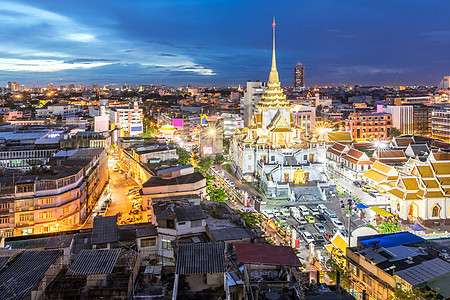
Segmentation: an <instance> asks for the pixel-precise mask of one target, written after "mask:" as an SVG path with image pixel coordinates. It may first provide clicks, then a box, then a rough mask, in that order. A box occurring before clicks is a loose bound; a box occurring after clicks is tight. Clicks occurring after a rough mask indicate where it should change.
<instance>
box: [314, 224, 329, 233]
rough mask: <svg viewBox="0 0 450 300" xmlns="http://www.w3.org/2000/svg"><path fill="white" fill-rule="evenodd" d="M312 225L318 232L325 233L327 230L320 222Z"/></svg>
mask: <svg viewBox="0 0 450 300" xmlns="http://www.w3.org/2000/svg"><path fill="white" fill-rule="evenodd" d="M314 227H316V229H317V231H319V232H320V233H325V232H326V231H327V229H326V228H325V226H323V224H321V223H316V224H314Z"/></svg>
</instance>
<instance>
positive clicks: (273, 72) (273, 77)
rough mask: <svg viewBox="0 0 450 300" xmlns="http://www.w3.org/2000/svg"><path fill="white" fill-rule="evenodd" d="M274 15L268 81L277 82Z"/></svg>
mask: <svg viewBox="0 0 450 300" xmlns="http://www.w3.org/2000/svg"><path fill="white" fill-rule="evenodd" d="M275 25H276V24H275V17H273V23H272V31H273V32H272V34H273V36H272V68H271V70H270V75H269V82H270V83H275V82H279V78H278V71H277V60H276V55H275Z"/></svg>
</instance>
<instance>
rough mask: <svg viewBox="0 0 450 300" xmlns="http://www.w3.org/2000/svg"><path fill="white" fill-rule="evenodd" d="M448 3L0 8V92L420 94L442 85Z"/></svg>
mask: <svg viewBox="0 0 450 300" xmlns="http://www.w3.org/2000/svg"><path fill="white" fill-rule="evenodd" d="M449 11H450V1H448V0H434V1H426V0H423V1H414V0H409V1H406V0H405V1H404V0H389V1H387V0H364V1H361V0H359V1H356V0H355V1H351V0H340V1H337V0H314V1H313V0H310V1H302V0H297V1H291V0H282V1H266V0H259V1H245V0H241V1H232V0H230V1H225V0H209V1H207V0H129V1H116V0H108V1H107V0H90V1H86V0H77V1H56V0H39V1H35V0H34V1H16V0H8V1H4V0H0V28H1V30H0V41H2V42H1V43H0V85H1V86H4V85H6V83H7V81H17V82H19V83H21V84H26V85H30V84H32V82H36V84H40V85H44V84H47V83H48V82H53V83H54V84H68V83H75V84H77V83H88V84H90V83H98V84H120V83H135V84H150V83H156V84H169V85H182V84H186V85H187V84H193V85H227V84H230V85H236V84H239V83H240V84H245V82H246V81H247V80H257V79H258V80H264V81H265V80H267V77H268V72H269V68H270V55H271V38H272V36H271V23H272V16H274V15H275V17H276V19H277V21H276V22H277V65H278V70H279V73H280V79H281V81H282V84H283V85H285V86H289V85H292V68H293V66H294V65H295V64H296V63H297V62H298V61H301V62H302V63H303V64H304V65H305V66H306V78H307V84H308V85H315V84H318V85H327V84H333V83H334V84H405V85H409V84H427V85H437V84H438V83H439V81H440V80H441V78H442V77H443V76H444V75H449V74H450V70H449V68H450V56H449V55H448V52H449V51H448V50H449V47H450V22H449V21H448V20H449V16H448V12H449Z"/></svg>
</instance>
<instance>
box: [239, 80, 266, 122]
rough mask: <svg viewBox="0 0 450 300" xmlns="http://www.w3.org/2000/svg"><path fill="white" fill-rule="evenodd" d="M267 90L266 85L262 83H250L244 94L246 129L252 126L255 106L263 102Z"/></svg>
mask: <svg viewBox="0 0 450 300" xmlns="http://www.w3.org/2000/svg"><path fill="white" fill-rule="evenodd" d="M265 89H266V84H265V83H264V82H260V81H248V82H247V90H246V92H245V93H244V98H243V99H244V127H247V126H249V125H250V121H251V118H252V116H253V112H254V107H255V104H256V103H258V102H259V100H261V97H262V95H263V94H264V91H265Z"/></svg>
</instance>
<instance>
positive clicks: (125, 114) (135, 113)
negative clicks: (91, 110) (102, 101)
mask: <svg viewBox="0 0 450 300" xmlns="http://www.w3.org/2000/svg"><path fill="white" fill-rule="evenodd" d="M109 112H110V113H109V116H110V122H111V124H114V126H115V127H116V128H117V129H119V130H120V131H122V132H121V134H120V136H125V135H126V134H125V132H126V133H127V134H128V135H130V136H136V135H139V134H142V132H143V129H144V124H143V110H142V108H139V105H138V103H137V102H134V103H133V105H132V106H131V105H130V106H122V107H112V108H109Z"/></svg>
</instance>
